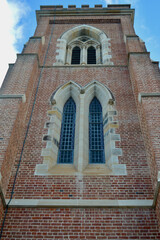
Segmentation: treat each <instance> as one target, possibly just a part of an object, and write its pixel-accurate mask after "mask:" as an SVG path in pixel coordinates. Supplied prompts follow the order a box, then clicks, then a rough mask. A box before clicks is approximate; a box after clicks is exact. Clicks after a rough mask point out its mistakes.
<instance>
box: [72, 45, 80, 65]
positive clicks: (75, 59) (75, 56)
mask: <svg viewBox="0 0 160 240" xmlns="http://www.w3.org/2000/svg"><path fill="white" fill-rule="evenodd" d="M80 53H81V50H80V48H79V47H74V48H73V50H72V61H71V64H80Z"/></svg>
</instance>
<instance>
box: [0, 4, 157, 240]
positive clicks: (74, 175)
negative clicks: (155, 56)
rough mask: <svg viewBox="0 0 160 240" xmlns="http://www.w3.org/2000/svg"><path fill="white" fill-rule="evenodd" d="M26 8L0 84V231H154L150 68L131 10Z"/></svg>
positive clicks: (132, 235) (80, 235)
mask: <svg viewBox="0 0 160 240" xmlns="http://www.w3.org/2000/svg"><path fill="white" fill-rule="evenodd" d="M36 17H37V28H36V30H35V34H34V36H32V37H30V39H29V40H28V42H27V43H26V45H25V46H24V49H23V51H22V53H21V54H18V55H17V60H16V62H15V64H10V65H9V70H8V72H7V75H6V77H5V80H4V82H3V85H2V88H1V90H0V103H1V104H0V110H1V111H0V209H1V210H0V219H1V235H0V239H17V240H18V239H23V240H28V239H44V240H48V239H59V240H61V239H76V240H78V239H87V240H88V239H99V240H102V239H112V240H115V239H123V240H124V239H160V74H159V66H158V62H153V61H152V60H151V59H150V53H149V52H147V50H146V47H145V43H144V42H143V41H142V40H141V39H140V38H139V36H137V35H136V33H135V30H134V27H133V24H134V9H132V8H131V6H130V5H108V7H107V8H103V7H102V5H95V7H94V8H90V7H89V6H88V5H82V6H81V8H76V6H75V5H69V6H68V8H63V6H61V5H58V6H41V7H40V10H38V11H36Z"/></svg>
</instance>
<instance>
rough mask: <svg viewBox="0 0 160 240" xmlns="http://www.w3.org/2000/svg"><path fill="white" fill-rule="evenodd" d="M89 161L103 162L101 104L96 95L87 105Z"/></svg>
mask: <svg viewBox="0 0 160 240" xmlns="http://www.w3.org/2000/svg"><path fill="white" fill-rule="evenodd" d="M89 163H105V155H104V136H103V118H102V106H101V104H100V102H99V101H98V99H97V98H96V97H94V98H93V100H92V101H91V103H90V106H89Z"/></svg>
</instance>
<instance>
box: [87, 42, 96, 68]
mask: <svg viewBox="0 0 160 240" xmlns="http://www.w3.org/2000/svg"><path fill="white" fill-rule="evenodd" d="M87 64H96V49H95V48H94V47H93V46H91V47H89V48H88V50H87Z"/></svg>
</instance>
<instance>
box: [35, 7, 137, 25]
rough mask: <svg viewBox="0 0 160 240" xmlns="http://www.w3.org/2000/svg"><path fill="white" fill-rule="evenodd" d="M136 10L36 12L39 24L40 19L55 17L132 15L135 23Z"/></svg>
mask: <svg viewBox="0 0 160 240" xmlns="http://www.w3.org/2000/svg"><path fill="white" fill-rule="evenodd" d="M134 12H135V11H134V9H127V8H120V7H119V8H75V9H70V8H69V9H68V8H58V9H56V8H53V9H45V10H44V9H43V10H37V11H36V18H37V22H38V19H39V18H40V17H53V16H60V17H63V16H65V17H66V16H78V17H80V16H92V17H93V16H120V15H130V16H131V20H132V23H134Z"/></svg>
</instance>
